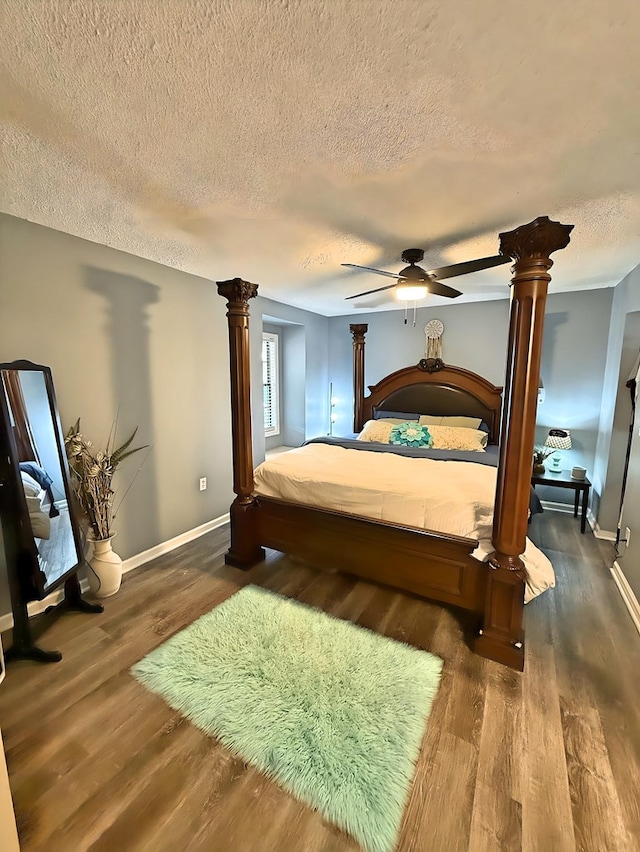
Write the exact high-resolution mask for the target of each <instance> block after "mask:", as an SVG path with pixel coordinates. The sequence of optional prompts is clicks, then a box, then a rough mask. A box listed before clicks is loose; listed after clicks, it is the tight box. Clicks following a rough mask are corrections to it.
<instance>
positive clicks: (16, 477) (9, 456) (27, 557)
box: [0, 361, 84, 603]
mask: <svg viewBox="0 0 640 852" xmlns="http://www.w3.org/2000/svg"><path fill="white" fill-rule="evenodd" d="M6 370H14V371H24V372H26V371H28V372H38V373H42V374H43V377H44V384H45V389H46V392H47V401H48V404H49V413H50V415H51V424H52V427H53V432H54V437H55V443H56V449H57V453H58V460H59V462H60V472H61V476H62V483H63V485H64V490H65V497H66V499H67V505H68V508H69V521H70V523H71V531H72V534H73V541H74V545H75V552H76V556H77V562H76V563H75V564H74V565H73V566H71V567H70V568H69V569H68V570H67V571H65V572H64V574H61V575H60V576H59V577H57V578H56V579H55V580H54V581H53V582H52V583H50V584H48V583H47V578H46V575H45V574H44V572H43V571H42V569H41V568H40V562H39V559H38V551H37V548H36V543H35V538H34V535H33V531H32V528H31V521H30V520H29V511H28V507H27V500H26V496H25V493H24V488H23V487H22V478H21V475H20V468H19V459H18V450H17V445H16V441H15V436H14V434H13V429H12V428H11V419H10V414H9V402H8V399H7V396H6V393H5V392H4V387H3V388H0V391H1V392H0V428H1V434H0V442H1V448H2V452H0V477H1V480H0V484H1V485H2V488H0V512H1V514H2V533H3V537H4V545H5V553H6V559H7V573H8V575H9V589H10V592H11V595H12V597H13V596H15V595H16V594H19V602H20V603H25V602H27V601H32V600H42V599H43V598H45V597H47V595H49V594H51V592H53V591H55V590H56V589H57V588H59V587H60V586H62V585H64V583H65V582H66V581H67V580H68V579H69V577H70V576H71V575H72V574H74V573H75V572H76V571H77V570H78V569H79V568H80V567H81V566H82V565H83V563H84V556H83V552H84V544H83V541H82V536H81V532H80V526H79V524H78V520H77V517H78V516H77V504H76V501H75V497H74V494H73V491H72V489H71V484H70V474H69V464H68V462H67V454H66V452H65V448H64V435H63V432H62V424H61V423H60V416H59V413H58V405H57V402H56V395H55V390H54V386H53V377H52V374H51V368H50V367H46V366H44V365H42V364H34V363H32V362H31V361H12V362H9V363H4V364H0V371H6ZM0 381H1V376H0ZM10 563H13V565H12V564H10Z"/></svg>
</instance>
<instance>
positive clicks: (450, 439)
mask: <svg viewBox="0 0 640 852" xmlns="http://www.w3.org/2000/svg"><path fill="white" fill-rule="evenodd" d="M427 428H428V429H429V432H430V434H431V436H432V438H433V446H432V449H434V450H473V451H475V452H478V453H484V452H486V451H485V447H486V445H487V439H488V438H489V436H488V435H487V433H486V432H482V431H481V430H480V429H468V428H467V427H465V426H427Z"/></svg>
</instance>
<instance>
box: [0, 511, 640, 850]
mask: <svg viewBox="0 0 640 852" xmlns="http://www.w3.org/2000/svg"><path fill="white" fill-rule="evenodd" d="M227 535H228V532H227V530H226V528H223V529H221V530H216V531H214V532H212V533H209V534H208V535H206V536H204V537H202V538H200V539H198V540H197V541H195V542H192V543H190V544H188V545H185V546H184V547H182V548H180V549H179V550H176V551H173V552H172V553H170V554H166V555H164V556H162V557H160V558H159V559H156V560H155V561H154V562H152V563H149V564H148V565H146V566H144V567H141V568H139V569H137V570H136V571H133V572H131V573H130V574H128V575H127V576H126V577H125V579H124V582H123V585H122V588H121V590H120V592H119V593H118V594H117V595H116V596H115V597H113V598H110V599H108V600H106V601H105V605H106V606H105V612H104V613H103V614H102V615H81V614H66V615H64V616H61V617H58V618H57V619H56V620H54V621H51V622H50V623H47V622H46V621H45V622H43V623H42V624H43V626H46V627H47V629H46V632H45V633H44V634H43V637H42V640H41V642H42V645H43V646H45V647H47V648H59V649H60V650H61V651H62V652H63V654H64V659H63V661H62V662H61V663H59V664H56V665H48V666H47V665H38V664H33V663H25V662H20V663H13V664H11V665H10V667H9V670H8V673H7V679H6V683H5V684H4V685H3V686H2V688H0V727H1V728H2V732H3V736H4V739H5V746H6V751H7V762H8V766H9V774H10V780H11V785H12V789H13V796H14V801H15V807H16V811H17V819H18V828H19V833H20V838H21V844H22V849H23V850H44V849H46V850H48V852H57V850H60V852H79V850H94V852H97V851H98V850H105V852H106V850H125V852H129V850H132V852H133V851H134V850H135V852H137V851H138V850H140V852H142V850H145V851H146V850H153V852H165V850H166V852H182V850H213V852H231V850H233V852H237V850H240V852H251V851H252V850H260V852H263V850H264V852H271V850H273V852H276V850H277V852H347V850H357V849H358V848H359V847H358V845H357V844H356V843H355V841H353V840H351V839H350V838H349V837H347V836H346V835H345V834H343V833H342V832H341V831H339V830H338V829H337V828H335V827H334V826H332V825H330V824H328V823H327V822H325V821H324V820H323V819H322V817H320V816H319V815H318V814H317V813H315V812H314V811H312V810H311V809H310V808H308V807H306V806H304V805H301V804H299V803H298V802H296V801H295V800H293V799H292V798H291V797H290V796H288V795H287V794H286V793H284V792H283V791H282V790H280V788H279V787H278V786H277V785H276V784H275V783H273V782H272V781H270V780H269V779H267V778H265V777H263V776H262V775H261V774H260V773H259V772H257V771H255V770H253V769H252V768H251V767H249V766H247V765H246V764H245V763H244V762H243V761H242V760H240V759H238V758H237V757H236V756H234V755H233V754H232V753H230V752H229V751H227V750H226V749H225V748H222V747H221V746H220V745H219V744H218V743H217V742H216V741H215V740H213V739H210V738H208V737H206V736H204V735H203V734H201V733H200V732H199V731H198V730H197V729H196V728H194V727H193V726H192V725H191V724H189V723H187V722H185V721H184V720H183V719H182V718H181V717H180V716H179V715H178V714H177V713H175V712H174V711H172V710H171V709H170V708H169V707H167V706H166V704H165V703H164V702H163V701H162V699H160V698H158V697H156V696H154V695H152V694H151V693H149V692H147V691H146V690H145V689H144V688H143V687H142V686H141V685H140V684H139V683H137V681H135V680H134V679H133V678H132V677H131V675H130V674H129V668H130V666H131V665H132V664H133V663H134V662H136V661H137V660H138V659H140V658H141V657H142V656H144V655H145V654H146V653H148V652H149V651H150V650H151V649H153V648H155V647H156V646H157V645H159V644H160V643H162V642H163V641H164V640H165V639H167V638H168V637H169V636H171V635H172V634H174V633H175V632H176V631H178V630H180V629H181V628H182V627H184V626H186V625H187V624H189V623H190V622H191V621H193V620H194V619H195V618H197V617H198V616H200V615H202V614H203V613H205V612H207V611H208V610H210V609H211V608H212V607H214V606H216V604H218V603H220V602H221V601H223V600H225V599H226V598H227V597H229V596H230V595H231V594H233V593H234V592H235V591H236V590H237V589H238V588H239V587H240V586H242V585H244V584H246V583H249V582H253V583H256V584H259V585H262V586H265V587H267V588H270V589H272V590H274V591H277V592H279V593H281V594H284V595H288V596H291V597H294V598H296V599H298V600H300V601H303V602H305V603H308V604H310V605H313V606H318V607H322V608H323V609H324V610H326V611H327V612H330V613H332V614H333V615H336V616H338V617H340V618H345V619H349V620H351V621H353V622H355V623H357V624H360V625H363V626H365V627H368V628H372V629H375V630H377V631H379V632H380V633H384V634H385V635H387V636H391V637H393V638H396V639H400V640H402V641H405V642H410V643H412V644H415V645H417V646H419V647H421V648H426V649H427V650H429V651H431V652H433V653H435V654H438V655H439V656H441V657H442V658H443V659H444V661H445V665H444V672H443V678H442V682H441V686H440V690H439V693H438V696H437V698H436V700H435V703H434V706H433V712H432V715H431V719H430V722H429V726H428V730H427V733H426V735H425V738H424V741H423V746H422V751H421V755H420V758H419V761H418V764H417V767H416V774H415V779H414V782H413V785H412V788H411V793H410V798H409V802H408V805H407V808H406V813H405V818H404V823H403V828H402V834H401V838H400V843H399V847H398V849H399V852H415V850H420V852H422V851H423V850H424V852H432V850H433V852H440V850H442V851H443V852H444V850H447V852H449V850H461V852H462V850H469V851H470V852H486V850H501V852H502V850H514V852H516V850H526V852H547V850H548V851H549V852H565V850H567V852H569V850H571V852H573V850H585V851H587V850H588V852H608V851H609V850H611V852H614V851H615V852H622V850H629V851H630V852H631V850H638V849H640V805H639V802H640V795H639V792H638V791H639V790H640V710H639V708H640V676H639V672H640V636H638V633H637V631H636V630H635V628H634V626H633V623H632V622H631V619H630V617H629V615H628V613H627V611H626V610H625V608H624V605H623V603H622V601H621V599H620V596H619V594H618V592H617V589H616V587H615V585H614V582H613V580H612V578H611V576H610V574H609V571H608V565H609V564H610V563H611V561H612V551H611V547H610V545H608V544H606V543H602V542H598V541H596V539H594V537H593V536H592V535H591V534H589V533H587V534H585V535H580V532H579V522H578V521H576V520H574V519H573V518H572V517H571V516H570V515H562V514H556V513H552V512H546V513H545V514H544V515H542V516H537V517H535V518H534V520H533V522H532V525H531V527H530V535H531V537H532V538H533V539H534V540H535V541H536V543H538V544H539V545H540V546H541V547H542V548H543V549H544V550H545V551H546V552H547V554H548V555H549V556H550V558H551V559H552V561H553V563H554V565H555V568H556V573H557V578H558V585H557V588H556V589H555V590H553V591H551V592H546V593H545V594H544V595H542V596H541V597H540V598H538V599H537V600H536V601H534V602H532V603H531V604H529V605H528V606H527V607H526V610H525V626H526V631H527V649H526V667H525V672H524V674H519V673H517V672H514V671H511V670H510V669H506V668H504V667H502V666H500V665H498V664H496V663H492V662H489V661H487V660H483V659H481V658H480V657H476V656H475V655H473V654H472V653H471V652H470V651H469V649H468V647H467V644H466V641H465V630H468V629H469V628H470V624H469V621H468V617H467V616H466V615H464V614H458V613H456V612H455V611H454V610H449V609H446V608H443V607H441V606H437V605H433V604H430V603H428V602H426V601H422V600H420V599H418V598H416V597H411V596H409V595H404V594H400V593H398V592H394V591H393V590H390V589H386V588H382V587H378V586H374V585H372V584H369V583H365V582H360V581H358V580H357V579H354V578H350V577H346V576H344V575H341V574H336V573H330V572H317V571H314V570H312V569H311V568H309V567H308V566H305V565H302V564H299V563H293V562H292V561H290V560H289V559H288V558H286V557H283V556H281V555H280V554H275V553H272V552H270V553H269V554H268V558H267V561H266V562H265V564H264V565H262V566H260V567H258V568H256V569H254V570H253V571H252V572H251V573H249V574H245V573H242V572H239V571H236V570H235V569H233V568H229V567H226V566H225V565H224V564H223V559H222V554H223V552H224V550H225V549H226V547H227ZM45 618H46V617H45ZM9 641H10V637H5V644H8V643H9Z"/></svg>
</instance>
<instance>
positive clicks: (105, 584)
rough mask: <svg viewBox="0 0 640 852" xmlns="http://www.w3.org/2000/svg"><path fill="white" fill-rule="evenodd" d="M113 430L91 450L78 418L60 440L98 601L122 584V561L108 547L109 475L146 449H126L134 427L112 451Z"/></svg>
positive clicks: (111, 494)
mask: <svg viewBox="0 0 640 852" xmlns="http://www.w3.org/2000/svg"><path fill="white" fill-rule="evenodd" d="M115 431H116V430H115V424H114V426H113V427H112V429H111V433H110V435H109V439H108V441H107V445H106V447H105V449H104V450H98V451H95V450H94V449H93V445H92V443H91V441H88V440H87V439H86V438H85V437H84V436H83V435H82V433H81V432H80V419H79V418H78V420H77V421H76V423H75V425H74V426H72V427H71V429H69V431H68V432H67V434H66V436H65V439H64V443H65V449H66V453H67V458H68V460H69V470H70V473H71V486H72V488H73V492H74V494H75V497H76V499H77V501H78V505H79V507H80V510H81V513H82V515H83V516H84V519H85V523H86V526H87V527H88V538H89V540H90V541H91V542H92V544H93V555H92V557H91V559H90V560H89V563H88V564H89V568H90V570H89V588H90V589H91V591H92V592H93V593H94V594H95V595H96V597H99V598H106V597H108V596H109V595H114V594H115V593H116V592H117V591H118V589H119V588H120V583H121V581H122V559H121V558H120V557H119V556H118V554H117V553H114V551H113V550H112V548H111V540H112V539H113V537H114V536H115V532H114V531H113V528H112V521H113V519H114V518H115V512H114V508H113V499H114V497H115V491H114V490H113V488H112V484H113V483H112V480H113V475H114V473H115V472H116V469H117V468H118V466H119V465H120V464H121V462H122V461H124V459H126V458H128V456H131V455H133V453H137V452H139V451H140V450H142V449H145V447H147V446H148V444H145V445H144V446H142V447H135V448H134V449H133V450H130V449H129V447H130V446H131V443H132V441H133V439H134V437H135V435H136V432H137V431H138V430H137V428H136V429H134V430H133V433H132V434H131V436H130V437H129V438H128V439H127V440H126V441H125V442H124V444H121V445H120V446H119V447H117V448H114V447H113V445H114V443H115ZM127 490H128V489H127ZM125 493H126V492H125ZM121 502H122V501H121Z"/></svg>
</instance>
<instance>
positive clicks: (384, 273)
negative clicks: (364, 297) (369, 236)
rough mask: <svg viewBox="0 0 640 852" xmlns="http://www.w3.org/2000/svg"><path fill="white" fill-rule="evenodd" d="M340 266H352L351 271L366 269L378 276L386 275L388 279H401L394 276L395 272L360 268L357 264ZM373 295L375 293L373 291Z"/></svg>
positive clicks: (365, 267)
mask: <svg viewBox="0 0 640 852" xmlns="http://www.w3.org/2000/svg"><path fill="white" fill-rule="evenodd" d="M340 266H350V267H351V269H366V271H367V272H375V273H376V275H386V277H387V278H396V279H397V278H399V277H400V276H399V275H394V274H393V272H384V271H383V270H382V269H372V267H371V266H358V264H357V263H341V264H340ZM371 292H372V293H373V292H375V291H373V290H372V291H371Z"/></svg>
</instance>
